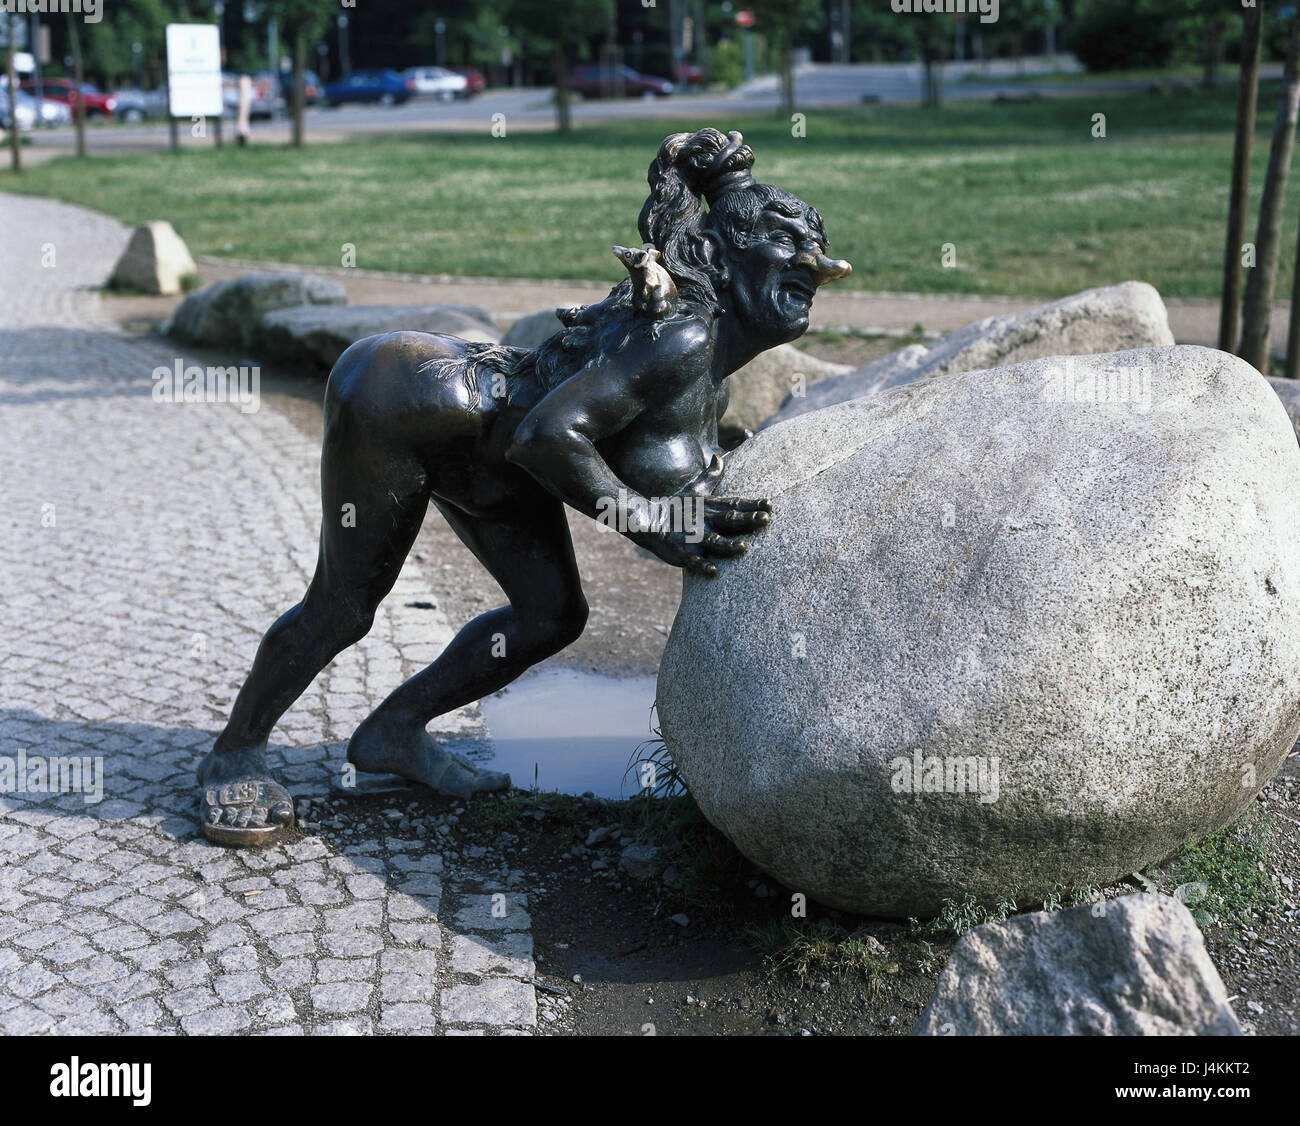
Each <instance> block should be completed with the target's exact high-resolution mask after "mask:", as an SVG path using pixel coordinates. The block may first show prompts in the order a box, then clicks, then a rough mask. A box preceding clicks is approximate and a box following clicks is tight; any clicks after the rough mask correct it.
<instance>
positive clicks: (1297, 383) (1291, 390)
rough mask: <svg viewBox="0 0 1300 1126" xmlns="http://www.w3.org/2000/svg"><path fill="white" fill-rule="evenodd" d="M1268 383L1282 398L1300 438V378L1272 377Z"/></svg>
mask: <svg viewBox="0 0 1300 1126" xmlns="http://www.w3.org/2000/svg"><path fill="white" fill-rule="evenodd" d="M1268 385H1269V386H1270V387H1271V388H1273V390H1274V391H1275V392H1276V393H1277V397H1278V398H1279V399H1281V400H1282V406H1284V407H1285V408H1286V413H1287V417H1288V418H1290V419H1291V425H1292V426H1294V427H1295V430H1296V435H1297V437H1298V438H1300V379H1270V380H1269V381H1268Z"/></svg>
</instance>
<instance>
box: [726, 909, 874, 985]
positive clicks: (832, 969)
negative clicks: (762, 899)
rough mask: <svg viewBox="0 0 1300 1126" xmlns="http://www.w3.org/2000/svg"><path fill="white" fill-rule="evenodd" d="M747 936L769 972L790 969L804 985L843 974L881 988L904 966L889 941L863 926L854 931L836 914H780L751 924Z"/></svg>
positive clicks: (778, 973) (776, 973)
mask: <svg viewBox="0 0 1300 1126" xmlns="http://www.w3.org/2000/svg"><path fill="white" fill-rule="evenodd" d="M745 935H746V937H747V938H748V939H749V941H750V942H751V943H752V944H753V946H754V947H755V948H756V949H757V950H758V952H759V953H760V954H761V955H762V957H763V968H764V970H765V971H766V972H767V974H768V975H769V976H770V977H780V976H782V975H786V974H789V975H791V976H793V977H794V978H796V979H797V980H798V981H799V983H800V984H801V985H807V984H808V983H809V981H810V980H811V981H817V980H823V979H828V978H831V977H835V978H838V979H839V980H840V981H851V980H857V981H862V982H865V983H866V986H867V989H868V991H869V992H871V993H876V992H878V991H879V989H880V987H881V986H882V985H883V984H884V981H885V978H887V977H888V976H889V975H891V974H896V973H898V972H899V965H898V963H897V962H896V961H895V960H894V958H893V957H892V956H891V955H890V953H889V951H888V950H887V949H886V948H885V946H884V945H883V944H882V943H881V942H880V941H879V940H878V939H876V938H874V937H872V936H871V935H868V934H866V933H865V932H864V931H861V930H858V931H849V930H847V929H846V928H845V927H843V926H842V925H841V924H839V923H837V922H835V921H834V920H832V919H819V920H817V921H815V922H808V921H804V920H795V919H781V920H776V921H772V922H766V923H761V924H755V925H751V926H749V927H746V928H745Z"/></svg>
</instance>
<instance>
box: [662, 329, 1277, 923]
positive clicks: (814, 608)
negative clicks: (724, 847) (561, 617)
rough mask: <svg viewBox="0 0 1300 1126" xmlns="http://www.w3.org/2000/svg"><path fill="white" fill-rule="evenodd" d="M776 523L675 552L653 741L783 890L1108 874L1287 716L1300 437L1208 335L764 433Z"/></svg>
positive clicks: (1262, 769)
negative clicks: (705, 547)
mask: <svg viewBox="0 0 1300 1126" xmlns="http://www.w3.org/2000/svg"><path fill="white" fill-rule="evenodd" d="M716 491H717V492H718V493H722V494H726V495H730V496H742V497H761V496H768V497H771V498H772V500H773V504H774V509H775V512H774V515H773V519H772V524H771V526H770V527H769V528H767V529H766V530H764V531H762V532H760V533H759V534H757V535H755V536H754V537H753V542H752V545H751V547H750V551H749V553H748V554H747V555H746V556H745V557H744V558H742V559H739V560H736V561H733V562H730V563H728V564H724V565H723V567H722V569H721V575H720V576H719V577H718V578H716V579H705V578H700V577H696V576H692V575H687V576H686V577H685V580H684V587H683V598H682V603H681V607H680V609H679V611H678V614H677V618H676V621H675V623H674V625H673V630H672V634H671V636H670V638H669V642H668V647H667V650H666V652H665V653H664V657H663V662H662V665H661V668H660V673H659V691H658V706H659V717H660V720H661V723H662V731H663V737H664V741H665V743H666V744H667V748H668V750H669V752H670V753H671V755H672V756H673V759H674V761H675V762H676V763H677V765H678V766H679V767H680V769H681V771H682V773H683V776H684V778H685V780H686V782H687V785H688V786H689V788H690V791H691V793H692V795H693V796H694V798H695V800H696V801H697V802H698V803H699V806H700V808H701V810H702V811H703V812H704V814H705V816H706V817H708V818H709V820H710V821H711V822H713V824H714V825H716V826H717V827H718V828H719V829H721V830H722V831H723V832H724V833H726V834H727V835H728V836H729V837H730V838H731V839H732V840H733V841H734V842H735V843H736V845H737V846H738V847H739V848H740V850H741V851H742V852H744V854H745V855H746V856H748V857H749V859H750V860H751V861H753V862H754V863H755V864H757V865H759V866H760V867H762V868H764V869H766V870H767V871H768V872H770V873H771V874H772V875H774V876H775V877H777V878H778V879H780V880H781V881H783V882H784V883H785V884H787V885H788V886H789V887H790V888H792V889H795V890H798V891H803V892H806V893H808V894H809V895H810V896H812V897H814V898H816V899H819V900H821V901H823V902H825V903H828V904H831V905H833V906H836V907H841V908H847V909H850V910H853V911H858V912H862V913H865V914H876V915H886V916H897V917H905V916H911V915H915V916H918V917H925V916H933V915H934V914H936V913H937V912H938V911H939V910H940V908H941V906H942V903H943V901H944V900H945V899H949V898H954V899H960V898H961V897H962V896H963V895H964V894H965V893H967V892H969V893H972V894H973V895H975V896H976V898H977V899H979V900H981V901H982V902H985V903H989V904H991V903H993V902H995V901H996V900H997V899H998V898H999V897H1000V896H1002V895H1004V894H1006V893H1009V892H1016V893H1019V894H1020V895H1022V896H1023V897H1024V898H1023V899H1022V902H1024V901H1033V900H1035V899H1038V898H1041V897H1042V896H1044V895H1046V894H1047V893H1048V892H1050V891H1051V890H1052V888H1053V887H1054V886H1055V885H1056V884H1057V883H1058V882H1060V883H1063V884H1065V885H1066V886H1070V885H1072V884H1081V883H1083V882H1085V881H1088V880H1091V881H1094V882H1102V883H1104V882H1105V881H1110V880H1114V879H1116V878H1118V877H1120V876H1122V875H1124V874H1125V873H1128V872H1132V871H1134V870H1137V869H1140V868H1141V867H1142V866H1144V865H1146V864H1148V863H1150V862H1152V861H1155V860H1159V859H1161V858H1163V857H1165V856H1167V855H1168V854H1169V853H1171V852H1172V851H1174V850H1175V849H1177V848H1178V847H1179V846H1180V845H1181V844H1182V843H1183V842H1185V841H1189V840H1192V839H1195V838H1199V837H1201V836H1202V835H1204V834H1206V833H1208V832H1211V831H1213V830H1216V829H1218V828H1221V827H1222V826H1224V825H1226V824H1228V823H1229V822H1231V821H1232V820H1233V819H1234V818H1235V817H1237V816H1238V815H1239V814H1240V813H1241V812H1242V810H1243V809H1245V807H1246V806H1247V805H1248V804H1249V803H1250V801H1251V799H1252V797H1253V796H1254V794H1255V793H1256V791H1258V790H1259V789H1260V788H1261V787H1262V786H1263V785H1264V784H1265V783H1266V782H1267V781H1268V780H1269V778H1270V777H1271V776H1272V774H1273V773H1274V771H1275V770H1276V768H1277V766H1278V765H1279V763H1280V762H1281V761H1282V759H1283V757H1284V756H1285V754H1286V752H1287V751H1288V750H1289V749H1290V747H1291V746H1292V744H1293V743H1294V742H1295V739H1296V736H1297V734H1300V504H1297V502H1296V498H1297V497H1300V446H1297V443H1296V439H1295V435H1294V432H1293V431H1292V428H1291V424H1290V421H1289V420H1288V418H1287V415H1286V412H1285V411H1284V410H1283V409H1282V406H1281V404H1280V402H1279V401H1278V398H1277V396H1276V395H1275V394H1274V393H1273V392H1272V391H1271V390H1270V389H1269V386H1268V384H1267V383H1266V382H1265V381H1264V379H1263V378H1262V377H1261V376H1260V375H1259V374H1258V373H1257V372H1256V371H1255V370H1254V369H1253V368H1251V367H1249V366H1248V365H1247V364H1245V363H1243V362H1242V361H1240V360H1238V359H1236V358H1234V357H1232V356H1229V355H1227V354H1225V353H1222V352H1217V351H1214V350H1211V349H1206V348H1193V347H1179V348H1160V349H1146V350H1142V351H1134V352H1125V353H1119V354H1115V355H1104V356H1082V357H1067V358H1063V359H1050V360H1038V361H1033V362H1030V363H1025V364H1019V365H1016V366H1014V367H1010V368H1001V369H998V370H995V371H983V372H971V373H955V374H951V375H944V376H936V377H934V378H931V379H928V380H926V381H925V383H924V385H915V384H914V385H911V386H905V387H901V388H897V389H895V390H893V391H889V392H886V393H884V394H881V395H876V396H873V397H870V398H866V399H856V400H853V401H851V402H848V403H842V404H839V405H837V406H834V407H829V408H827V409H825V410H822V411H817V412H814V413H813V414H809V415H805V416H803V417H802V418H797V419H794V420H792V421H790V422H786V423H782V424H781V425H779V426H774V427H772V428H770V429H767V430H764V431H762V432H761V433H759V434H758V435H757V436H756V437H755V438H754V439H752V440H751V441H749V442H747V443H746V444H745V445H743V446H742V447H741V448H740V449H739V450H737V451H736V452H735V453H734V454H732V455H731V462H730V465H729V466H728V469H727V471H726V474H725V477H724V478H723V480H722V481H721V482H720V484H719V486H718V488H717V490H716Z"/></svg>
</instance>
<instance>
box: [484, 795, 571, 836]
mask: <svg viewBox="0 0 1300 1126" xmlns="http://www.w3.org/2000/svg"><path fill="white" fill-rule="evenodd" d="M588 808H589V806H588V803H587V802H585V801H584V800H583V799H582V798H577V797H573V796H572V795H570V794H553V793H543V792H541V791H537V790H508V791H506V792H505V793H501V794H475V795H474V800H473V801H470V802H466V803H465V812H464V813H462V814H461V815H460V822H461V824H462V825H464V826H465V827H466V828H470V829H475V830H483V831H487V832H503V831H506V830H512V829H520V828H523V827H525V826H527V825H528V824H529V823H530V822H533V821H546V822H549V823H550V824H552V825H564V826H569V827H572V826H574V825H578V824H581V823H583V822H585V821H586V819H587V816H588V813H587V810H588Z"/></svg>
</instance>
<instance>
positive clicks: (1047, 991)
mask: <svg viewBox="0 0 1300 1126" xmlns="http://www.w3.org/2000/svg"><path fill="white" fill-rule="evenodd" d="M915 1031H916V1033H917V1035H920V1036H1240V1035H1241V1026H1240V1025H1239V1024H1238V1023H1237V1017H1236V1015H1235V1014H1234V1013H1233V1011H1232V1006H1231V1005H1230V1004H1229V1003H1228V991H1227V990H1226V989H1225V988H1224V987H1223V980H1222V979H1221V978H1220V977H1219V973H1218V971H1217V970H1216V969H1215V968H1214V963H1213V962H1211V961H1210V956H1209V954H1207V953H1206V951H1205V940H1204V939H1203V938H1202V937H1201V932H1200V930H1199V929H1198V927H1197V926H1196V922H1195V920H1194V919H1193V918H1192V915H1191V912H1189V911H1188V910H1187V908H1186V907H1184V906H1183V905H1182V904H1181V903H1179V902H1178V900H1176V899H1173V898H1171V897H1169V896H1167V895H1126V896H1123V897H1121V898H1119V899H1111V900H1108V901H1106V902H1105V903H1098V904H1095V905H1093V906H1084V907H1074V908H1071V909H1070V910H1068V911H1054V912H1047V911H1037V912H1035V913H1034V914H1032V915H1018V916H1016V917H1014V918H1011V919H1008V920H1007V921H1006V922H1004V923H986V924H985V925H984V926H982V927H976V928H975V929H974V930H972V931H968V932H967V933H966V934H965V935H963V936H962V939H961V941H960V942H958V943H957V947H956V949H955V950H953V952H952V957H951V958H949V959H948V964H947V966H945V967H944V971H943V973H942V974H941V975H940V976H939V984H938V986H937V988H936V989H935V992H934V996H933V997H932V998H931V999H930V1003H929V1004H928V1005H926V1007H925V1011H924V1012H923V1013H922V1014H921V1019H920V1020H919V1021H917V1025H916V1029H915Z"/></svg>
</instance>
